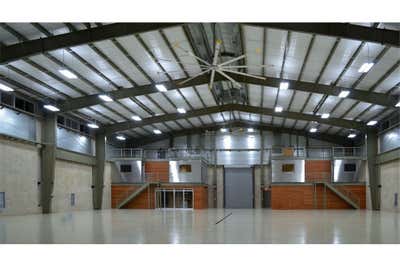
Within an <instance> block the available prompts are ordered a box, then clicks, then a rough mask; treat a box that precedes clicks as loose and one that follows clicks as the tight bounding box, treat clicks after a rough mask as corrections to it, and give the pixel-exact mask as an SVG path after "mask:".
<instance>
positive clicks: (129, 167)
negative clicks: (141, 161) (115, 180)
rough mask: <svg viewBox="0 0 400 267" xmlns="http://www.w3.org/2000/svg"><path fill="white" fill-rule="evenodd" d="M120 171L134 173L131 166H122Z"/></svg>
mask: <svg viewBox="0 0 400 267" xmlns="http://www.w3.org/2000/svg"><path fill="white" fill-rule="evenodd" d="M119 169H120V171H121V172H132V166H131V165H130V164H121V166H120V167H119Z"/></svg>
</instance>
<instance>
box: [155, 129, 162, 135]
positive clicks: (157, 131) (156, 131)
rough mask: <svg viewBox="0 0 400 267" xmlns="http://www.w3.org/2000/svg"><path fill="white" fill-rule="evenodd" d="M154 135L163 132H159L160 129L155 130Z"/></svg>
mask: <svg viewBox="0 0 400 267" xmlns="http://www.w3.org/2000/svg"><path fill="white" fill-rule="evenodd" d="M153 133H155V134H161V131H160V130H158V129H154V130H153Z"/></svg>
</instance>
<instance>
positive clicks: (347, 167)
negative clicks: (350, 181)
mask: <svg viewBox="0 0 400 267" xmlns="http://www.w3.org/2000/svg"><path fill="white" fill-rule="evenodd" d="M344 171H345V172H355V171H356V164H354V163H346V164H344Z"/></svg>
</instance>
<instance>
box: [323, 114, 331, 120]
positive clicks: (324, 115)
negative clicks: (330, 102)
mask: <svg viewBox="0 0 400 267" xmlns="http://www.w3.org/2000/svg"><path fill="white" fill-rule="evenodd" d="M329 116H330V114H329V113H322V115H321V118H322V119H327V118H329Z"/></svg>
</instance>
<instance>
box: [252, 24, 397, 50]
mask: <svg viewBox="0 0 400 267" xmlns="http://www.w3.org/2000/svg"><path fill="white" fill-rule="evenodd" d="M244 24H246V25H249V26H258V27H266V28H274V29H280V30H286V31H296V32H305V33H313V34H320V35H326V36H331V37H340V38H345V39H352V40H358V41H364V42H372V43H379V44H382V45H389V46H396V47H400V32H399V31H395V30H387V29H377V28H373V27H365V26H360V25H355V24H350V23H244Z"/></svg>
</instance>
